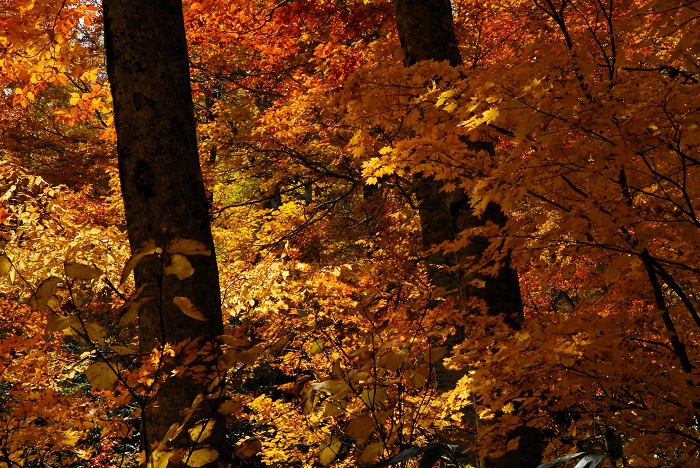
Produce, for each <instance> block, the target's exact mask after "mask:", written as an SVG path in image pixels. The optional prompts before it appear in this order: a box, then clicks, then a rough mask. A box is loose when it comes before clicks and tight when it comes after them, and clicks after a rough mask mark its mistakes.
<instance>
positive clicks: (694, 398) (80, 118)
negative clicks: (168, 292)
mask: <svg viewBox="0 0 700 468" xmlns="http://www.w3.org/2000/svg"><path fill="white" fill-rule="evenodd" d="M451 3H452V8H453V21H454V26H455V31H456V33H457V39H458V42H459V45H460V52H461V54H462V57H463V59H464V64H463V65H461V66H458V67H451V66H449V64H448V63H446V62H442V63H437V62H433V61H424V62H419V63H417V64H415V65H413V66H411V67H405V66H404V63H403V52H402V49H401V44H400V43H399V39H398V35H397V31H396V21H395V17H394V9H393V7H392V4H391V3H390V2H387V1H382V0H364V1H359V0H347V1H342V2H337V1H328V0H320V1H296V2H290V1H281V2H279V1H268V0H262V1H258V2H246V1H240V0H225V1H221V0H217V1H214V0H203V1H186V2H185V5H184V12H185V22H186V28H187V35H188V45H189V58H190V71H191V83H192V90H193V99H194V104H195V117H196V119H197V125H198V142H199V154H200V160H201V164H202V170H203V173H204V178H205V184H206V187H207V191H208V196H209V197H210V201H211V206H210V213H211V223H212V231H213V235H214V242H215V248H216V251H215V252H209V253H208V254H210V255H215V256H216V260H217V262H218V268H219V275H220V288H221V296H222V302H223V304H222V305H223V313H224V324H225V329H226V331H225V334H224V335H223V336H221V337H219V341H218V345H213V344H211V343H210V345H209V346H205V347H202V346H200V344H196V343H192V342H187V341H184V342H181V343H158V344H157V346H156V347H155V348H154V349H153V350H152V351H151V352H150V353H145V352H143V351H142V350H141V351H139V345H138V336H137V333H138V328H137V326H136V324H137V322H138V314H139V308H140V307H142V306H143V305H144V304H145V303H147V302H148V301H149V300H150V299H148V297H146V296H143V295H142V291H140V290H138V289H137V288H135V287H134V283H133V280H132V279H131V276H130V274H131V272H132V270H133V269H134V268H135V267H136V265H137V264H138V262H139V261H141V260H143V258H146V257H148V258H151V259H153V258H157V259H160V261H161V264H162V268H163V275H164V276H167V275H175V276H176V277H178V278H180V277H182V278H187V277H189V276H191V275H192V265H191V264H190V260H191V257H192V256H195V255H207V252H206V251H203V250H202V249H201V246H200V245H199V244H197V243H188V242H190V241H189V240H188V239H171V242H170V243H167V244H163V245H156V244H155V243H154V244H152V245H151V244H144V247H143V249H142V251H141V256H140V257H139V255H133V254H131V253H129V251H128V246H127V241H126V239H127V233H126V232H125V229H126V227H125V224H124V221H123V206H122V202H121V192H120V188H119V183H118V181H117V168H116V159H115V155H116V148H115V141H116V135H115V130H114V127H113V120H114V119H113V111H112V106H111V94H110V91H109V85H108V82H107V76H106V69H105V63H104V58H103V51H102V49H103V43H102V42H103V36H102V16H101V14H102V13H101V8H100V7H99V5H96V4H95V2H92V1H87V0H64V1H62V2H49V1H44V0H21V1H15V0H0V82H1V83H2V90H3V91H2V93H0V135H2V138H0V156H1V158H0V159H1V160H0V174H1V177H0V236H1V238H0V247H2V249H1V250H0V275H2V276H1V277H0V304H1V307H2V309H1V310H2V313H0V358H1V359H0V467H8V468H9V467H38V466H73V467H78V466H86V467H87V466H90V467H93V466H105V467H107V466H109V467H111V466H125V467H126V466H138V465H139V464H144V463H149V466H154V467H165V466H168V463H170V466H179V465H178V464H182V466H203V465H205V464H206V463H211V462H216V460H218V461H220V463H221V464H222V466H224V463H225V464H227V465H226V466H241V467H255V466H260V467H262V466H269V467H272V466H283V467H286V466H290V467H296V466H298V467H313V466H333V467H355V466H371V465H372V464H378V465H376V466H386V465H381V462H382V461H384V460H391V459H392V457H396V456H397V455H399V457H398V458H394V459H393V461H394V462H396V464H398V465H399V466H407V467H408V466H419V463H420V461H421V459H422V460H423V464H422V465H420V466H422V467H425V466H432V465H429V463H430V462H433V463H434V464H435V465H437V463H438V462H439V460H440V459H441V457H442V460H443V461H445V462H446V460H451V462H453V463H458V464H459V466H496V465H489V463H492V462H494V461H495V460H498V459H501V460H505V459H507V457H508V456H509V455H508V454H509V453H510V454H513V453H518V450H519V449H521V448H522V446H523V445H524V444H526V443H532V441H528V440H526V438H527V437H526V435H525V434H533V432H527V431H522V428H526V427H527V428H533V430H536V434H537V441H536V442H540V443H541V448H542V451H541V452H542V453H541V462H542V463H544V462H546V461H549V460H553V459H556V458H558V457H562V456H565V455H569V454H573V453H578V452H586V453H598V454H600V458H601V462H600V463H601V464H600V465H599V466H630V467H632V466H635V467H637V466H638V467H652V466H655V467H672V466H688V467H690V466H700V458H699V457H700V430H699V426H698V425H699V424H700V422H699V421H698V408H699V407H700V406H699V405H700V387H699V386H698V385H699V384H700V374H699V373H698V372H699V371H698V368H699V366H700V310H699V309H700V282H699V278H700V277H699V274H700V248H699V246H700V243H699V240H700V218H699V216H700V215H699V214H698V212H699V210H700V92H699V91H700V82H699V80H700V24H699V18H700V12H699V10H698V5H697V4H696V3H694V2H691V1H687V0H634V1H632V0H610V1H603V0H503V1H500V2H494V1H489V2H477V1H473V0H467V1H462V2H451ZM475 142H489V143H490V144H489V145H488V148H490V150H487V149H486V146H483V145H482V146H481V149H479V148H480V146H479V145H475V144H474V143H475ZM170 170H173V171H176V170H178V168H176V167H173V168H170ZM425 177H432V178H433V179H435V180H438V181H441V182H442V183H443V187H444V190H445V191H447V192H450V191H456V190H459V191H462V192H464V193H465V194H467V195H468V196H469V200H470V203H471V207H470V208H471V209H472V210H473V213H474V214H476V215H482V214H483V213H484V211H485V210H486V209H487V207H489V204H492V205H493V204H497V205H498V206H500V208H501V209H502V211H503V213H504V214H505V215H507V222H506V223H505V224H504V225H503V226H499V225H496V224H495V223H491V222H488V223H485V224H484V225H481V226H478V227H475V228H470V229H467V230H465V231H463V232H460V233H458V234H457V235H456V236H455V239H454V240H453V241H450V242H445V243H443V244H442V245H439V246H437V247H436V248H435V250H436V251H437V250H439V251H440V252H442V253H444V254H446V255H455V256H457V257H458V258H459V265H458V267H453V268H455V269H456V270H458V272H459V274H460V275H462V277H463V278H471V279H473V278H475V276H474V273H475V272H478V274H479V275H483V276H494V277H495V276H496V275H497V273H498V271H499V268H501V267H502V266H503V265H505V264H508V265H510V266H512V267H514V268H515V269H517V271H518V275H519V279H520V295H521V298H522V301H523V305H524V307H525V320H524V322H523V324H522V326H521V327H519V329H516V328H517V327H515V328H514V327H512V326H509V325H508V324H507V323H506V322H504V320H503V317H502V316H500V315H499V311H497V310H486V306H485V303H484V302H483V301H481V300H479V299H477V298H475V297H461V296H459V295H456V294H454V292H452V291H446V290H444V289H441V288H438V287H436V286H435V285H434V284H431V281H430V279H429V274H428V268H427V266H426V261H425V260H426V258H428V256H429V255H430V254H431V253H434V252H425V251H424V249H423V247H422V245H423V244H422V243H421V224H420V219H419V214H418V206H417V203H418V202H417V198H416V194H415V189H416V181H417V180H419V179H420V178H425ZM475 238H477V239H479V240H480V242H483V246H484V248H483V251H482V252H479V254H478V255H473V254H471V255H466V254H464V248H465V247H466V246H468V245H469V244H470V242H472V241H473V239H475ZM188 259H189V260H188ZM445 268H449V267H448V266H445ZM476 277H477V278H478V276H476ZM482 283H483V281H481V280H478V279H474V280H473V284H471V286H473V287H476V288H479V287H481V286H483V284H482ZM175 299H177V301H175V304H176V305H177V306H178V307H179V308H180V309H181V310H182V312H183V313H184V314H186V315H188V316H190V317H191V318H194V319H195V320H201V319H204V317H202V316H201V313H200V312H199V311H197V310H196V308H194V307H192V303H191V301H189V299H188V298H186V297H176V298H175ZM198 314H199V315H198ZM212 369H216V372H217V374H216V377H215V378H212V376H211V375H209V374H210V373H211V372H212ZM183 373H189V374H188V375H192V378H193V379H200V380H201V381H206V382H210V381H212V382H213V383H212V384H211V385H210V390H209V393H207V394H201V395H200V396H198V397H197V400H195V401H193V402H192V405H191V406H190V407H188V408H182V412H181V415H182V423H181V425H179V426H178V425H174V426H173V428H172V432H169V438H168V437H166V438H164V439H163V441H162V442H161V443H160V444H157V445H154V446H152V447H149V448H148V450H145V448H144V447H143V444H142V440H143V437H145V436H144V433H143V432H144V424H142V414H143V412H144V410H145V408H146V407H147V406H148V405H149V404H151V403H152V402H153V401H154V398H155V396H156V395H157V394H158V392H159V389H161V388H163V387H164V386H167V385H168V383H169V382H171V381H173V379H175V378H176V376H178V375H182V374H183ZM204 374H207V375H204ZM446 375H447V376H449V378H445V376H446ZM696 379H697V380H696ZM203 405H211V407H214V408H216V410H217V411H218V412H219V413H220V414H222V415H224V417H225V418H226V421H227V428H226V431H227V434H226V440H227V446H226V447H212V446H210V445H208V443H207V438H208V437H211V434H212V430H213V425H210V424H209V421H208V420H206V419H203V420H201V421H200V420H197V418H198V416H197V415H198V414H199V413H198V411H199V410H198V408H200V407H203ZM606 431H607V434H608V436H610V434H613V436H614V438H615V440H617V441H618V442H619V444H620V445H621V446H622V451H623V453H622V454H618V453H614V452H615V451H614V449H613V448H611V442H610V440H608V441H607V444H606ZM178 436H182V437H185V438H189V439H187V440H189V441H190V445H189V448H187V449H183V448H181V447H180V448H177V449H176V448H173V447H172V446H171V445H172V444H171V443H170V442H171V440H172V439H174V438H175V437H178ZM608 439H609V437H608ZM401 454H403V455H404V456H403V457H401V456H400V455H401ZM603 456H607V457H608V458H606V459H604V460H603V459H602V458H603ZM431 457H432V459H431ZM503 457H506V458H503ZM146 458H148V461H147V460H146ZM479 461H481V462H480V463H482V464H481V465H477V463H479ZM483 463H486V464H483ZM494 463H496V462H494ZM401 464H403V465H401ZM572 464H573V463H572ZM437 466H442V465H437ZM444 466H457V465H444ZM512 466H519V465H517V464H516V465H512ZM524 468H530V467H529V466H524ZM532 468H534V466H533V467H532Z"/></svg>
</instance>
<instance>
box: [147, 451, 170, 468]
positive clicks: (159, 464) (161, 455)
mask: <svg viewBox="0 0 700 468" xmlns="http://www.w3.org/2000/svg"><path fill="white" fill-rule="evenodd" d="M172 456H173V454H172V452H161V451H160V450H156V451H154V452H153V454H152V455H151V459H150V460H148V468H167V467H168V462H169V461H170V457H172Z"/></svg>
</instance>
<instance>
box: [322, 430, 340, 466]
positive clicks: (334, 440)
mask: <svg viewBox="0 0 700 468" xmlns="http://www.w3.org/2000/svg"><path fill="white" fill-rule="evenodd" d="M342 445H343V442H342V441H341V440H340V439H339V438H338V437H337V436H335V435H330V436H328V437H326V441H325V442H324V444H323V446H322V447H321V451H320V452H319V454H318V461H319V462H320V463H321V465H323V466H326V465H329V464H330V463H331V462H332V461H333V460H334V459H335V457H336V456H338V453H339V452H340V447H341V446H342Z"/></svg>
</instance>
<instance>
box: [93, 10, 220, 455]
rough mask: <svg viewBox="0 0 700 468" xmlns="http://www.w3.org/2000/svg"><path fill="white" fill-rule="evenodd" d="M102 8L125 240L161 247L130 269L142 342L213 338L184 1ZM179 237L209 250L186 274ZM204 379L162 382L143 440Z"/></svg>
mask: <svg viewBox="0 0 700 468" xmlns="http://www.w3.org/2000/svg"><path fill="white" fill-rule="evenodd" d="M103 8H104V21H105V46H106V54H107V71H108V75H109V82H110V85H111V87H112V96H113V101H114V113H115V124H116V129H117V140H118V142H117V149H118V157H119V176H120V180H121V188H122V194H123V197H124V207H125V212H126V223H127V230H128V234H129V242H130V244H131V249H132V251H133V252H136V251H138V250H139V249H140V248H141V247H142V245H143V244H144V243H146V242H155V244H156V245H158V246H159V247H161V248H162V249H163V250H164V252H163V254H162V255H161V256H157V255H150V256H147V257H145V258H144V260H142V261H141V262H140V263H139V264H138V266H137V268H136V270H135V279H136V286H137V288H140V287H144V288H145V289H144V291H143V293H142V295H150V296H153V297H154V300H153V301H151V302H150V303H148V304H146V305H144V306H143V307H142V308H141V309H140V312H139V315H140V316H139V333H140V334H139V340H140V348H141V352H142V353H150V352H151V351H152V350H153V348H154V347H155V346H156V345H157V344H160V345H163V344H166V343H170V344H176V343H180V342H183V341H184V340H196V341H200V342H201V343H202V344H205V343H209V342H211V343H213V342H214V340H215V338H216V336H218V335H220V334H222V333H223V325H222V317H221V303H220V292H219V278H218V271H217V266H216V258H215V256H214V254H213V252H214V245H213V240H212V235H211V229H210V224H209V206H208V201H207V198H206V195H205V190H204V184H203V181H202V173H201V168H200V165H199V157H198V154H197V139H196V128H195V120H194V110H193V104H192V92H191V88H190V76H189V67H188V55H187V43H186V37H185V27H184V20H183V13H182V2H181V1H180V0H104V3H103ZM177 238H189V239H194V240H196V241H199V242H200V243H202V244H204V246H206V248H207V249H208V250H210V251H211V253H210V254H209V255H187V256H186V258H187V259H188V260H189V262H190V263H191V264H192V267H193V268H194V274H193V275H192V276H190V277H189V278H185V279H183V280H179V279H178V278H177V277H176V276H175V275H173V274H168V275H166V274H165V273H164V270H163V269H164V265H167V263H168V262H169V261H170V257H171V256H170V254H168V253H167V246H168V245H169V243H170V242H172V241H173V240H174V239H177ZM177 296H182V297H186V298H188V299H189V300H191V301H192V303H194V305H195V306H196V307H197V309H198V310H199V311H200V312H201V313H202V314H203V315H204V317H206V321H200V320H195V319H193V318H190V317H189V316H187V315H185V314H184V313H183V312H182V311H181V310H180V308H179V307H178V306H177V305H175V303H173V298H174V297H177ZM207 383H208V382H206V381H205V382H201V381H197V380H196V379H192V378H189V377H187V376H183V377H176V378H172V379H171V380H170V381H169V382H168V383H166V384H165V385H164V386H163V387H162V388H161V390H160V391H159V392H158V394H157V396H156V397H155V399H154V400H153V401H152V402H151V403H150V404H149V405H148V406H147V407H146V410H145V418H144V420H145V424H144V427H143V428H142V429H143V431H144V432H145V434H144V435H145V441H144V442H145V443H146V444H150V445H152V444H154V443H155V442H158V441H160V440H161V439H162V437H163V436H164V434H165V433H166V432H167V430H168V428H169V427H170V426H171V425H172V424H173V423H178V422H181V415H180V412H181V411H182V410H183V409H185V408H189V407H190V405H191V404H192V401H193V400H194V399H195V397H196V396H197V395H198V394H200V393H203V394H207V393H208V392H207V388H206V387H207ZM202 406H204V405H202ZM200 412H201V414H198V415H196V416H195V417H193V418H192V419H193V420H195V421H196V420H198V419H202V418H203V417H209V416H210V414H211V413H212V409H211V408H204V407H202V408H201V410H200ZM184 433H185V434H186V431H184ZM216 434H217V435H215V436H213V439H212V438H209V439H208V440H207V443H209V444H210V445H213V446H214V447H215V448H217V449H219V450H220V453H221V449H222V447H223V441H224V439H223V429H221V430H219V431H216ZM217 438H218V440H217ZM185 443H186V440H185V438H183V440H180V441H176V442H175V444H176V445H177V444H180V445H181V446H182V445H183V444H185ZM217 445H218V446H217Z"/></svg>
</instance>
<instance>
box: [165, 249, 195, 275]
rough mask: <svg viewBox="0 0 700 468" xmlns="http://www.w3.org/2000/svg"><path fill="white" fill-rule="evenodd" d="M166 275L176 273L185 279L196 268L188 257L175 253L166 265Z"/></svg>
mask: <svg viewBox="0 0 700 468" xmlns="http://www.w3.org/2000/svg"><path fill="white" fill-rule="evenodd" d="M164 270H165V274H166V275H175V276H177V279H179V280H183V279H185V278H189V277H190V276H192V275H193V274H194V268H192V264H191V263H190V262H189V260H187V258H186V257H184V256H182V255H179V254H175V255H173V256H172V257H171V258H170V263H169V264H167V265H166V266H165V269H164Z"/></svg>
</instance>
